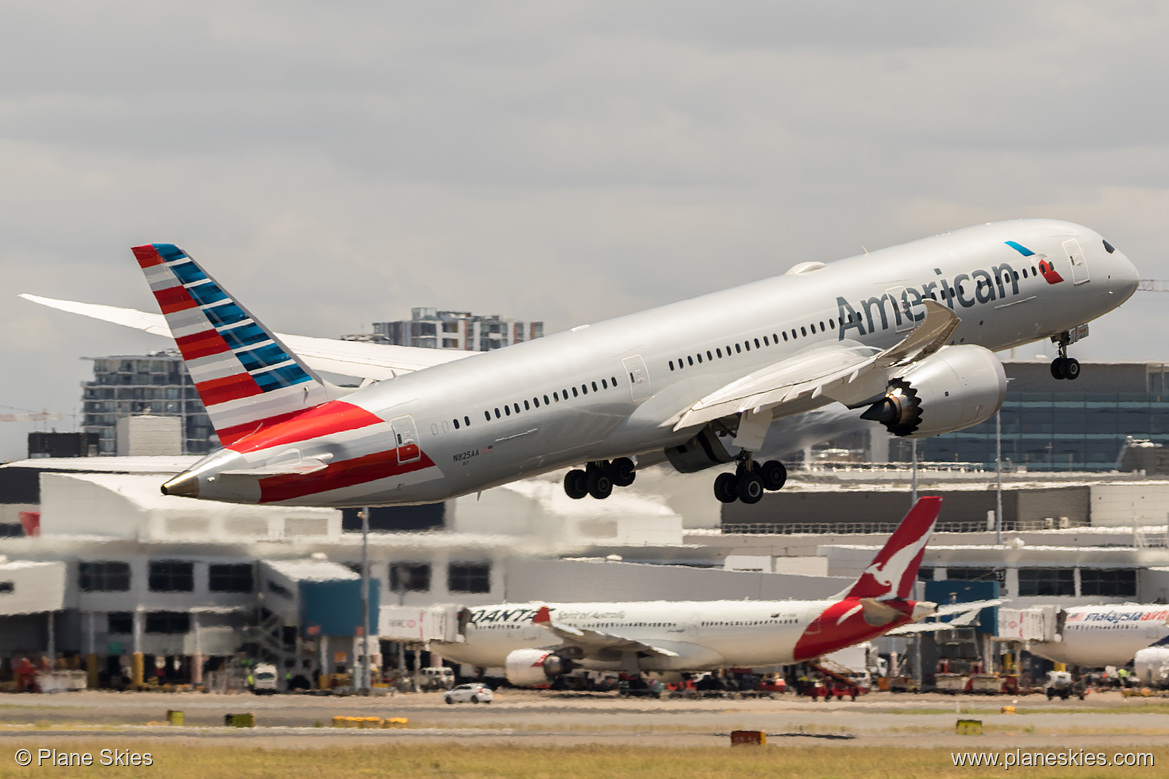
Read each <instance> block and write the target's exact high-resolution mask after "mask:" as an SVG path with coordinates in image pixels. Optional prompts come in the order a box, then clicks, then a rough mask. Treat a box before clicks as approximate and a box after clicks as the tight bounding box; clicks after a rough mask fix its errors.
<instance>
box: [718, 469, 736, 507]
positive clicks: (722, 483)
mask: <svg viewBox="0 0 1169 779" xmlns="http://www.w3.org/2000/svg"><path fill="white" fill-rule="evenodd" d="M737 486H738V485H737V484H735V474H733V473H720V474H719V475H718V476H717V477H715V480H714V496H715V497H716V498H718V501H719V503H734V502H735V501H736V500H738V499H739V492H738V490H737V489H736V487H737Z"/></svg>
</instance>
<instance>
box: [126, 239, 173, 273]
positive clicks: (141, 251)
mask: <svg viewBox="0 0 1169 779" xmlns="http://www.w3.org/2000/svg"><path fill="white" fill-rule="evenodd" d="M130 251H132V252H134V259H136V260H138V267H140V268H149V267H151V266H153V265H162V264H163V263H164V262H166V260H164V259H162V255H160V254H159V253H158V249H155V248H154V246H152V245H151V244H146V245H145V246H135V247H134V248H133V249H131V250H130Z"/></svg>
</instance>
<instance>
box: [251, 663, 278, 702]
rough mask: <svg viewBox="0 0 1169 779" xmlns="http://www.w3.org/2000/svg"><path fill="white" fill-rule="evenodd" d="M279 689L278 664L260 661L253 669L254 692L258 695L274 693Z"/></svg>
mask: <svg viewBox="0 0 1169 779" xmlns="http://www.w3.org/2000/svg"><path fill="white" fill-rule="evenodd" d="M276 691H277V678H276V666H274V665H272V664H271V663H260V664H258V665H257V666H256V667H255V668H253V669H252V692H253V693H255V694H256V695H273V694H274V693H275V692H276Z"/></svg>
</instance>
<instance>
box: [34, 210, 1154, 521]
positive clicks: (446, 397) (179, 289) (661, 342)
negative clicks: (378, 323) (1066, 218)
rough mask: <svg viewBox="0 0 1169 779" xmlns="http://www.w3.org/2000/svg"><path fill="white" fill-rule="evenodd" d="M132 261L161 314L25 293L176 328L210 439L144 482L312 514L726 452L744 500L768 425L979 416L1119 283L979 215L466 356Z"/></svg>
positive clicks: (590, 489) (1081, 327)
mask: <svg viewBox="0 0 1169 779" xmlns="http://www.w3.org/2000/svg"><path fill="white" fill-rule="evenodd" d="M133 251H134V255H135V257H136V258H137V260H138V263H139V265H140V266H141V267H142V270H143V271H144V272H145V274H146V278H147V281H148V282H149V284H150V289H151V291H152V292H153V293H154V296H155V298H156V299H157V301H158V304H159V307H160V308H161V310H162V314H163V316H162V317H159V316H158V315H150V314H146V313H144V312H140V311H134V310H129V309H115V308H112V307H108V306H96V305H87V304H81V303H73V302H67V301H53V300H47V299H45V298H36V297H34V296H30V295H26V296H25V297H26V298H28V299H31V300H34V301H35V302H39V303H44V304H46V305H51V306H54V307H57V308H62V309H65V310H69V311H74V312H76V313H82V314H86V315H88V316H93V317H97V318H99V319H105V320H108V321H114V322H118V323H120V324H125V325H129V326H132V327H138V328H140V329H143V330H147V331H149V332H154V333H158V334H170V335H172V336H173V337H174V338H175V341H176V343H177V344H178V347H179V350H180V351H181V352H182V354H183V357H184V359H185V361H186V364H187V367H188V369H189V371H190V373H191V376H192V378H193V379H194V381H195V386H196V388H197V389H198V391H199V394H200V397H201V398H202V400H203V403H204V405H205V406H206V407H207V411H208V413H209V415H210V417H211V421H212V423H213V424H214V426H215V429H216V432H217V433H218V435H219V440H220V443H221V444H222V446H223V448H222V449H219V450H218V451H216V452H213V453H212V454H210V455H208V456H207V457H205V458H204V459H202V460H200V461H199V462H198V463H196V464H194V465H193V466H192V467H191V468H190V469H189V470H187V471H186V472H184V473H182V474H180V475H178V476H177V477H175V478H173V479H171V480H169V481H167V482H166V483H165V484H163V485H162V491H163V492H164V493H165V494H167V495H181V496H186V497H190V498H202V499H208V500H219V501H228V502H236V503H269V504H288V505H311V506H378V505H398V504H418V503H431V502H437V501H443V500H448V499H450V498H453V497H457V496H459V495H466V494H469V493H474V492H479V491H481V490H484V489H487V488H489V487H493V486H496V485H500V484H505V483H507V482H510V481H513V480H515V479H519V478H523V477H526V476H531V475H535V474H538V473H544V472H548V471H555V470H560V469H565V468H570V469H571V470H568V472H567V474H566V476H565V479H564V488H565V491H566V492H567V493H568V494H569V495H570V496H572V497H573V498H583V497H585V496H586V495H591V496H592V497H594V498H605V497H608V496H609V494H610V493H611V491H612V490H613V488H614V486H618V487H620V486H625V485H628V484H630V483H632V481H633V479H634V476H635V473H636V468H637V467H645V466H646V465H647V464H649V463H653V462H661V461H662V460H663V459H665V460H668V461H669V462H670V463H671V464H672V465H673V467H674V468H676V469H677V470H678V471H680V472H683V473H692V472H696V471H700V470H703V469H706V468H710V467H714V466H722V465H726V464H729V463H732V462H733V463H735V468H734V471H733V472H729V471H728V472H724V473H720V474H719V475H718V477H717V478H716V479H715V480H714V491H715V494H716V496H717V497H718V499H719V500H721V501H724V502H732V501H735V500H741V501H743V502H745V503H755V502H757V501H758V500H759V499H760V498H761V497H762V496H763V494H764V491H765V490H776V489H779V488H780V487H782V486H783V484H784V481H785V479H786V470H785V468H784V466H783V464H782V463H780V462H779V461H776V460H771V461H767V462H763V463H759V462H756V461H755V458H754V453H755V452H756V451H758V450H759V447H760V446H761V445H762V442H763V439H764V435H765V433H766V432H767V428H768V426H769V425H770V424H771V422H772V421H773V420H775V419H779V418H783V417H789V416H792V415H795V414H801V413H804V412H807V411H809V410H812V409H816V408H819V407H823V406H826V405H828V404H830V403H838V404H841V406H843V407H847V408H849V409H854V410H855V411H856V414H857V416H858V417H863V418H864V419H870V420H876V421H878V422H880V423H882V424H884V425H885V426H886V427H887V428H888V429H889V431H890V432H891V433H893V434H895V435H898V436H909V437H925V436H932V435H937V434H939V433H946V432H950V431H954V430H960V429H962V428H965V427H969V426H971V425H974V424H977V423H979V422H982V421H984V420H986V419H988V418H990V417H991V416H992V415H993V414H994V413H995V411H997V410H998V408H999V406H1000V404H1001V403H1002V400H1003V396H1004V393H1005V391H1006V379H1005V376H1004V373H1003V367H1002V365H1001V364H1000V363H999V361H998V359H996V358H995V356H994V355H993V354H992V351H997V350H1001V349H1006V348H1009V347H1013V346H1018V345H1022V344H1025V343H1028V342H1031V341H1035V340H1039V339H1046V338H1051V339H1052V340H1053V341H1054V342H1055V343H1056V344H1057V345H1058V348H1059V357H1058V358H1057V359H1056V360H1055V361H1054V362H1052V366H1051V368H1052V375H1053V376H1054V377H1055V378H1057V379H1074V378H1076V377H1077V376H1078V375H1079V372H1080V365H1079V363H1078V362H1077V361H1076V360H1075V359H1073V358H1071V357H1068V356H1067V348H1068V346H1069V345H1071V344H1072V343H1073V342H1075V341H1076V340H1078V339H1079V338H1081V337H1083V336H1084V335H1086V334H1087V326H1086V324H1085V323H1087V322H1089V321H1090V320H1092V319H1095V318H1096V317H1099V316H1101V315H1103V314H1105V313H1107V312H1109V311H1111V310H1112V309H1114V308H1116V307H1117V306H1119V305H1120V304H1121V303H1123V302H1124V301H1125V300H1127V299H1128V297H1129V296H1130V295H1131V294H1132V293H1133V292H1134V291H1135V290H1136V287H1137V282H1138V276H1137V271H1136V269H1135V268H1134V267H1133V265H1132V263H1131V262H1129V260H1128V259H1127V258H1126V257H1125V256H1124V255H1123V254H1122V253H1121V252H1120V251H1118V250H1116V249H1115V248H1114V247H1113V246H1112V245H1111V244H1110V243H1108V242H1107V241H1105V240H1104V239H1103V238H1102V237H1101V236H1100V235H1099V234H1097V233H1096V232H1094V231H1092V230H1090V229H1088V228H1087V227H1083V226H1080V225H1077V224H1072V223H1070V222H1061V221H1054V220H1044V219H1030V220H1018V221H1010V222H999V223H991V224H986V225H980V226H976V227H970V228H966V229H963V230H958V231H955V232H951V233H946V234H944V235H939V236H935V237H932V238H926V239H922V240H919V241H914V242H912V243H908V244H904V245H901V246H895V247H893V248H889V249H883V250H880V251H874V252H871V253H866V254H864V255H862V256H858V257H853V258H851V259H846V260H841V261H839V262H835V263H832V264H830V265H825V264H824V263H820V262H803V263H800V264H798V265H796V266H795V267H793V268H791V269H790V270H788V271H787V272H786V273H785V274H783V275H781V276H777V277H774V278H771V279H767V280H765V281H759V282H755V283H752V284H747V285H745V286H741V287H736V288H733V289H728V290H724V291H722V292H716V293H713V294H710V295H706V296H703V297H699V298H695V299H692V300H686V301H682V302H679V303H673V304H671V305H667V306H663V307H660V308H656V309H652V310H649V311H644V312H641V313H638V314H632V315H629V316H624V317H620V318H618V319H613V320H609V321H606V322H601V323H597V324H592V325H582V326H580V327H575V328H573V329H572V330H570V331H567V332H563V333H559V334H556V335H553V336H549V337H547V338H542V339H538V340H535V341H529V342H527V343H523V344H518V345H515V346H510V347H508V348H506V349H501V350H498V351H494V352H489V353H484V354H475V355H474V356H469V355H468V354H467V353H462V352H450V351H439V350H430V349H417V348H410V347H396V346H384V345H377V344H364V343H354V342H342V341H332V340H329V339H322V338H305V337H299V336H283V335H280V334H277V333H273V332H272V331H270V330H268V329H267V328H265V327H264V326H263V325H262V324H261V323H260V321H259V320H258V319H256V318H255V317H254V316H252V314H251V313H250V312H249V311H248V310H247V309H245V308H244V307H243V305H241V304H240V303H239V302H237V301H236V300H235V299H234V298H233V297H232V296H231V295H230V294H228V292H227V291H226V290H225V289H224V288H223V286H222V285H220V284H218V283H217V282H216V281H215V280H214V279H212V278H211V276H210V275H208V274H207V273H206V272H205V271H204V270H203V268H202V267H201V266H200V265H198V264H196V262H195V261H194V260H193V259H191V257H190V256H189V255H187V254H186V253H185V252H183V251H182V250H181V249H179V248H178V247H176V246H174V245H172V244H152V245H146V246H139V247H136V248H135V249H134V250H133ZM316 371H323V372H329V373H338V374H344V375H347V376H354V377H358V378H360V379H363V380H364V381H363V386H361V387H360V388H354V387H341V386H336V385H335V384H333V383H330V382H329V381H327V380H326V379H324V378H322V377H321V376H320V374H318V373H317V372H316ZM581 466H583V467H581Z"/></svg>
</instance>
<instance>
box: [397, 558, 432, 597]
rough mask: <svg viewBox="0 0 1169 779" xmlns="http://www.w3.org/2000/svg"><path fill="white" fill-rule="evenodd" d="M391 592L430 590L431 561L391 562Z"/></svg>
mask: <svg viewBox="0 0 1169 779" xmlns="http://www.w3.org/2000/svg"><path fill="white" fill-rule="evenodd" d="M390 591H391V592H430V563H390Z"/></svg>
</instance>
